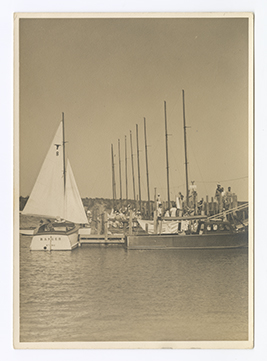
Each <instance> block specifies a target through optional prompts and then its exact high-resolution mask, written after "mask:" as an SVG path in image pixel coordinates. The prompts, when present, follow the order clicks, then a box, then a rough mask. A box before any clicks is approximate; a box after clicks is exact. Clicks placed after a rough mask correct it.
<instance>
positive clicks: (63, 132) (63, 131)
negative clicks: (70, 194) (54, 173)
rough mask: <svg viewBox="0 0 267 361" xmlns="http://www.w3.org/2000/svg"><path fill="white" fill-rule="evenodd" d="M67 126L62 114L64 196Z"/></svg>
mask: <svg viewBox="0 0 267 361" xmlns="http://www.w3.org/2000/svg"><path fill="white" fill-rule="evenodd" d="M65 143H66V142H65V124H64V113H63V112H62V146H63V177H64V194H65V192H66V159H65V158H66V155H65Z"/></svg>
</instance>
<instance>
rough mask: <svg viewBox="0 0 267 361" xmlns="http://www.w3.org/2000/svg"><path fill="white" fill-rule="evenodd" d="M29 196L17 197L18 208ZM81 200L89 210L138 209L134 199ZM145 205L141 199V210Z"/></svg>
mask: <svg viewBox="0 0 267 361" xmlns="http://www.w3.org/2000/svg"><path fill="white" fill-rule="evenodd" d="M28 199H29V197H28V196H27V197H22V196H20V197H19V210H20V211H22V210H23V209H24V207H25V205H26V203H27V201H28ZM82 202H83V205H84V208H85V209H86V210H88V209H90V210H91V211H93V210H96V209H100V208H101V209H102V210H105V211H107V212H109V213H110V212H111V210H112V208H113V209H114V210H120V209H121V208H124V207H127V206H128V205H130V206H131V208H132V209H134V208H135V209H136V210H137V209H138V207H139V202H137V201H134V200H131V199H130V200H126V199H122V200H118V199H117V200H115V201H113V199H109V198H88V197H86V198H82ZM151 206H152V201H151ZM146 207H147V202H146V201H142V208H143V210H144V209H146Z"/></svg>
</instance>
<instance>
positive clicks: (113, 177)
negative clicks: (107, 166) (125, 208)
mask: <svg viewBox="0 0 267 361" xmlns="http://www.w3.org/2000/svg"><path fill="white" fill-rule="evenodd" d="M111 166H112V197H113V209H114V207H115V199H116V183H115V173H114V155H113V144H111Z"/></svg>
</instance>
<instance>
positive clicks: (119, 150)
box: [118, 139, 122, 201]
mask: <svg viewBox="0 0 267 361" xmlns="http://www.w3.org/2000/svg"><path fill="white" fill-rule="evenodd" d="M118 153H119V176H120V201H121V200H122V185H121V146H120V140H119V139H118Z"/></svg>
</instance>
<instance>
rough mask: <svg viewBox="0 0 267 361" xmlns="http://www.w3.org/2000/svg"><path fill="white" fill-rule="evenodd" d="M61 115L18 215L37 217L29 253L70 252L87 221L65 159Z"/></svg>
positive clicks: (70, 170) (68, 164) (75, 245)
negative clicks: (40, 166)
mask: <svg viewBox="0 0 267 361" xmlns="http://www.w3.org/2000/svg"><path fill="white" fill-rule="evenodd" d="M65 143H66V142H65V133H64V113H62V121H61V122H60V124H59V127H58V129H57V131H56V134H55V136H54V139H53V141H52V143H51V146H50V148H49V151H48V153H47V155H46V158H45V160H44V163H43V165H42V168H41V170H40V173H39V175H38V177H37V180H36V182H35V185H34V187H33V189H32V192H31V195H30V197H29V199H28V202H27V203H26V206H25V208H24V210H23V211H22V214H27V215H38V216H41V217H43V218H44V220H41V221H40V224H39V227H38V230H37V232H36V233H35V234H34V235H33V238H32V242H31V246H30V249H31V250H32V251H37V250H38V251H39V250H49V251H52V250H60V251H61V250H72V249H73V248H75V247H77V245H78V231H79V228H80V225H81V224H87V223H88V220H87V217H86V214H85V211H84V207H83V204H82V200H81V197H80V194H79V190H78V187H77V184H76V182H75V178H74V175H73V172H72V169H71V165H70V162H69V160H67V162H66V159H65Z"/></svg>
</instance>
